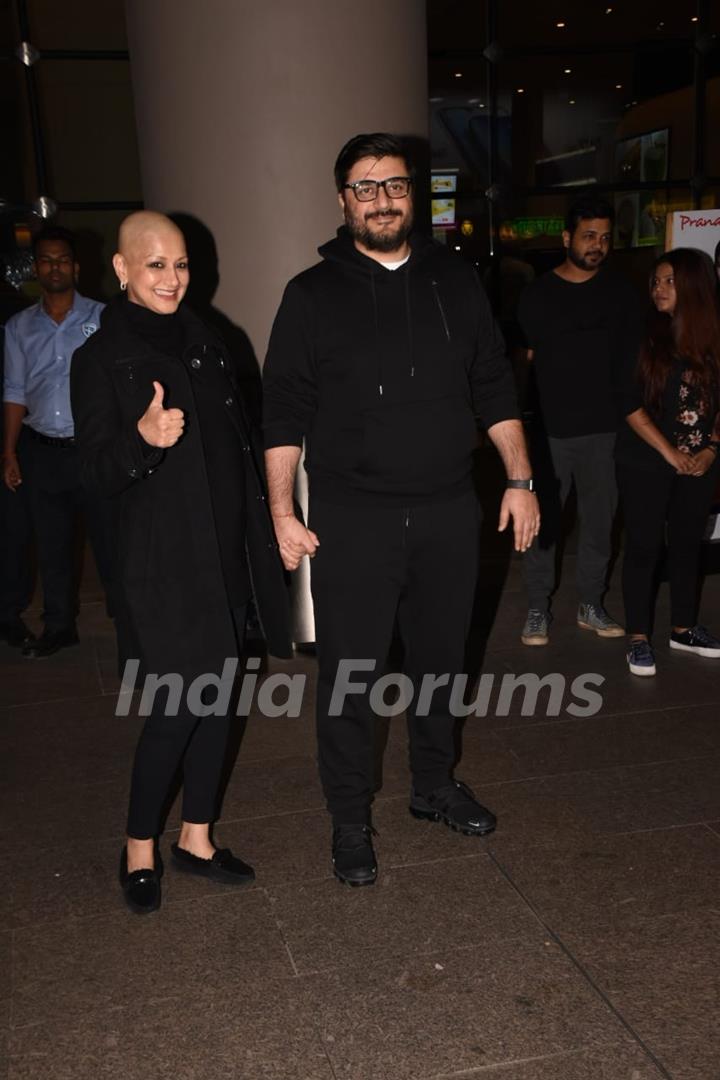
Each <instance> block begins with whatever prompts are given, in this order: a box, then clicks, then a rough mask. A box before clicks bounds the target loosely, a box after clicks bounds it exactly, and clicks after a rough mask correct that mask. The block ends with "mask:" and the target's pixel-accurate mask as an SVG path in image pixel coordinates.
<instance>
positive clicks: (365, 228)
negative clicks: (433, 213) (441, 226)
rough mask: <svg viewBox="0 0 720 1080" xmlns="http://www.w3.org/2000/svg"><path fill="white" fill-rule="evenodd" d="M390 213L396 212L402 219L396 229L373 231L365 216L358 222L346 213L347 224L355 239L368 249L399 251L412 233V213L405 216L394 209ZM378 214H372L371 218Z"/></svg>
mask: <svg viewBox="0 0 720 1080" xmlns="http://www.w3.org/2000/svg"><path fill="white" fill-rule="evenodd" d="M390 213H391V214H395V215H396V216H397V217H398V218H399V220H400V226H399V228H398V229H397V230H396V231H392V230H389V229H384V230H383V231H382V232H378V233H376V232H372V231H371V230H370V227H369V225H368V223H367V221H366V220H365V219H364V218H363V220H362V222H358V221H355V220H354V219H352V218H351V217H350V216H349V215H348V214H346V215H345V224H346V225H347V227H348V231H349V233H350V235H351V236H352V238H353V240H358V241H359V242H360V243H361V244H362V245H363V247H365V248H367V249H368V251H384V252H390V251H397V249H398V248H400V247H402V246H403V244H404V243H405V241H406V240H407V238H408V236H409V235H410V232H411V230H412V215H411V214H408V215H406V216H405V217H403V215H402V213H401V212H400V211H398V210H392V211H390ZM376 216H377V215H376V214H371V215H370V218H371V220H372V218H373V217H376Z"/></svg>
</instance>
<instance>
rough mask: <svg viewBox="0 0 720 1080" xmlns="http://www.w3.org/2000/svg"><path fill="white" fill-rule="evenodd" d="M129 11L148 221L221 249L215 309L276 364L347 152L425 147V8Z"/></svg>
mask: <svg viewBox="0 0 720 1080" xmlns="http://www.w3.org/2000/svg"><path fill="white" fill-rule="evenodd" d="M126 11H127V27H128V41H129V47H130V58H131V69H132V81H133V91H134V96H135V113H136V117H137V126H138V139H139V148H140V163H141V172H142V180H143V197H144V200H145V205H146V206H147V207H148V208H151V209H156V210H163V211H166V212H172V211H175V212H182V213H185V214H191V215H193V216H194V217H196V218H198V219H199V220H200V221H201V222H202V223H203V224H204V225H205V226H206V227H207V228H208V229H209V230H210V232H211V233H212V234H213V236H214V239H215V244H216V247H217V254H218V271H219V285H218V288H217V292H216V293H215V297H214V301H213V302H214V305H215V306H216V307H217V308H219V309H220V310H221V311H222V312H223V313H224V314H225V315H226V316H227V317H228V318H229V319H231V320H232V321H233V322H234V323H235V324H236V325H238V326H240V327H242V329H243V330H244V331H245V332H246V333H247V335H248V337H249V339H250V342H251V344H252V346H253V347H254V349H255V353H256V356H257V357H258V358H259V360H260V362H262V359H263V357H264V355H265V352H266V348H267V342H268V337H269V334H270V328H271V325H272V319H273V316H274V314H275V311H276V310H277V307H278V304H279V302H280V298H281V296H282V291H283V288H284V286H285V284H286V282H287V281H288V280H289V278H291V277H292V276H293V275H294V274H296V273H298V272H299V271H300V270H302V269H304V268H305V267H306V266H310V265H311V264H312V263H313V262H315V261H317V248H318V246H319V245H320V244H322V243H324V242H325V241H326V240H328V239H330V238H331V237H332V236H333V235H334V232H335V229H336V228H337V226H338V224H340V214H339V210H338V206H337V201H336V197H335V189H334V184H333V177H332V166H333V163H334V160H335V157H336V155H337V153H338V151H339V149H340V147H341V146H342V145H343V143H344V142H345V141H346V140H347V139H348V138H350V136H352V135H355V134H357V133H358V132H360V131H392V132H396V133H402V134H405V135H412V136H416V137H420V138H422V137H425V136H426V135H427V127H428V100H427V46H426V28H425V2H424V0H392V2H389V0H361V3H352V2H350V3H342V4H341V3H338V0H263V2H262V3H258V2H257V0H203V3H198V0H152V2H151V3H149V2H148V0H126ZM191 275H192V267H191ZM299 494H300V497H301V500H302V498H303V497H304V494H305V492H304V486H302V485H301V488H300V492H299ZM305 562H306V563H307V560H305ZM308 580H309V579H308V571H307V567H306V566H305V567H304V569H303V571H302V573H300V572H298V574H296V575H295V580H294V589H295V593H296V603H295V615H296V627H295V640H296V641H311V640H313V639H314V635H313V630H312V611H311V605H310V599H309V586H308Z"/></svg>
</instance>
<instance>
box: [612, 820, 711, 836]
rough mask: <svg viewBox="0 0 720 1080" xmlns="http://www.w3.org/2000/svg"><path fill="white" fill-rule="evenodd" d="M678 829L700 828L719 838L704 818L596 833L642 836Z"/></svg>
mask: <svg viewBox="0 0 720 1080" xmlns="http://www.w3.org/2000/svg"><path fill="white" fill-rule="evenodd" d="M678 829H702V830H703V831H704V832H709V833H710V834H711V835H712V836H713V838H714V839H715V840H720V836H718V834H717V833H715V832H713V830H712V829H711V828H710V826H709V825H708V822H707V820H706V819H705V818H703V819H702V820H700V821H683V822H680V823H678V824H677V825H654V826H651V827H650V828H648V829H623V830H622V832H617V831H616V832H602V833H597V834H596V835H598V836H644V835H646V834H647V833H659V832H673V831H677V830H678Z"/></svg>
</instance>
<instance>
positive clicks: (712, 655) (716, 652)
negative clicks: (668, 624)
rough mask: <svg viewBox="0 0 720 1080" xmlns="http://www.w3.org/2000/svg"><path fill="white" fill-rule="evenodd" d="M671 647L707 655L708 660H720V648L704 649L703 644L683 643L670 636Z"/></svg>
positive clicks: (697, 654)
mask: <svg viewBox="0 0 720 1080" xmlns="http://www.w3.org/2000/svg"><path fill="white" fill-rule="evenodd" d="M670 648H671V649H680V651H681V652H691V653H695V655H696V656H705V657H707V659H708V660H720V649H704V648H703V647H702V646H701V645H683V644H682V643H681V642H679V641H673V639H672V638H670Z"/></svg>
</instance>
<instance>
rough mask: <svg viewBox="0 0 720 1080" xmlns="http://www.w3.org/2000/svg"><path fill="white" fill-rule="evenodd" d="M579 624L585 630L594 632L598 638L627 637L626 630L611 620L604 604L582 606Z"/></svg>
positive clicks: (579, 612)
mask: <svg viewBox="0 0 720 1080" xmlns="http://www.w3.org/2000/svg"><path fill="white" fill-rule="evenodd" d="M577 624H578V626H579V627H581V629H583V630H594V631H595V633H596V634H597V635H598V637H625V630H624V629H623V627H622V626H620V624H619V623H616V622H615V620H614V619H611V618H610V616H609V615H608V613H607V611H606V610H605V608H604V607H603V606H602V604H580V607H579V608H578V613H577Z"/></svg>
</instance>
